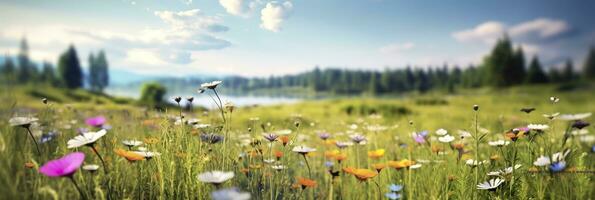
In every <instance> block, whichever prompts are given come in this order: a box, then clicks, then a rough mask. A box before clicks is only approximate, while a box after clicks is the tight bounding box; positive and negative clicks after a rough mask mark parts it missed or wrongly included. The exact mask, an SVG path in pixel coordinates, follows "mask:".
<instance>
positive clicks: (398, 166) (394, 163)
mask: <svg viewBox="0 0 595 200" xmlns="http://www.w3.org/2000/svg"><path fill="white" fill-rule="evenodd" d="M414 164H415V161H411V160H407V159H403V160H401V161H388V166H389V167H392V168H395V169H401V168H405V167H409V166H411V165H414Z"/></svg>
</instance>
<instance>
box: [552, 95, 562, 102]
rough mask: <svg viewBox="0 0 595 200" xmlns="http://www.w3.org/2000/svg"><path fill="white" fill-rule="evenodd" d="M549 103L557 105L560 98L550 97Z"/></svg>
mask: <svg viewBox="0 0 595 200" xmlns="http://www.w3.org/2000/svg"><path fill="white" fill-rule="evenodd" d="M550 101H551V102H552V103H558V102H559V101H560V98H558V97H554V96H552V97H550Z"/></svg>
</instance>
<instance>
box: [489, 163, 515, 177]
mask: <svg viewBox="0 0 595 200" xmlns="http://www.w3.org/2000/svg"><path fill="white" fill-rule="evenodd" d="M521 166H522V165H520V164H517V165H515V166H514V169H518V168H521ZM510 173H512V167H507V168H505V169H502V170H497V171H493V172H488V176H500V175H506V174H510Z"/></svg>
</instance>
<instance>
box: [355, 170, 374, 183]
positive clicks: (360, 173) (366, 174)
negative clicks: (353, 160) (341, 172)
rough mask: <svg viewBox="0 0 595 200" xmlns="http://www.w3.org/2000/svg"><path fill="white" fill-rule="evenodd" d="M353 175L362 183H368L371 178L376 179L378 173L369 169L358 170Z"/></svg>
mask: <svg viewBox="0 0 595 200" xmlns="http://www.w3.org/2000/svg"><path fill="white" fill-rule="evenodd" d="M353 175H354V176H355V177H356V178H357V179H359V180H360V181H366V180H368V179H370V178H374V177H376V175H378V172H376V171H374V170H369V169H356V170H354V171H353Z"/></svg>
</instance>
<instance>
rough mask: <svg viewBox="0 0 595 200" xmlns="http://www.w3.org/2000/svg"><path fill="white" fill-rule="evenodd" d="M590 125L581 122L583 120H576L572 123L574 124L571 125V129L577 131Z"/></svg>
mask: <svg viewBox="0 0 595 200" xmlns="http://www.w3.org/2000/svg"><path fill="white" fill-rule="evenodd" d="M589 125H591V124H589V122H586V121H583V120H576V121H574V123H572V128H577V129H579V130H580V129H583V128H585V127H587V126H589Z"/></svg>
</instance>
